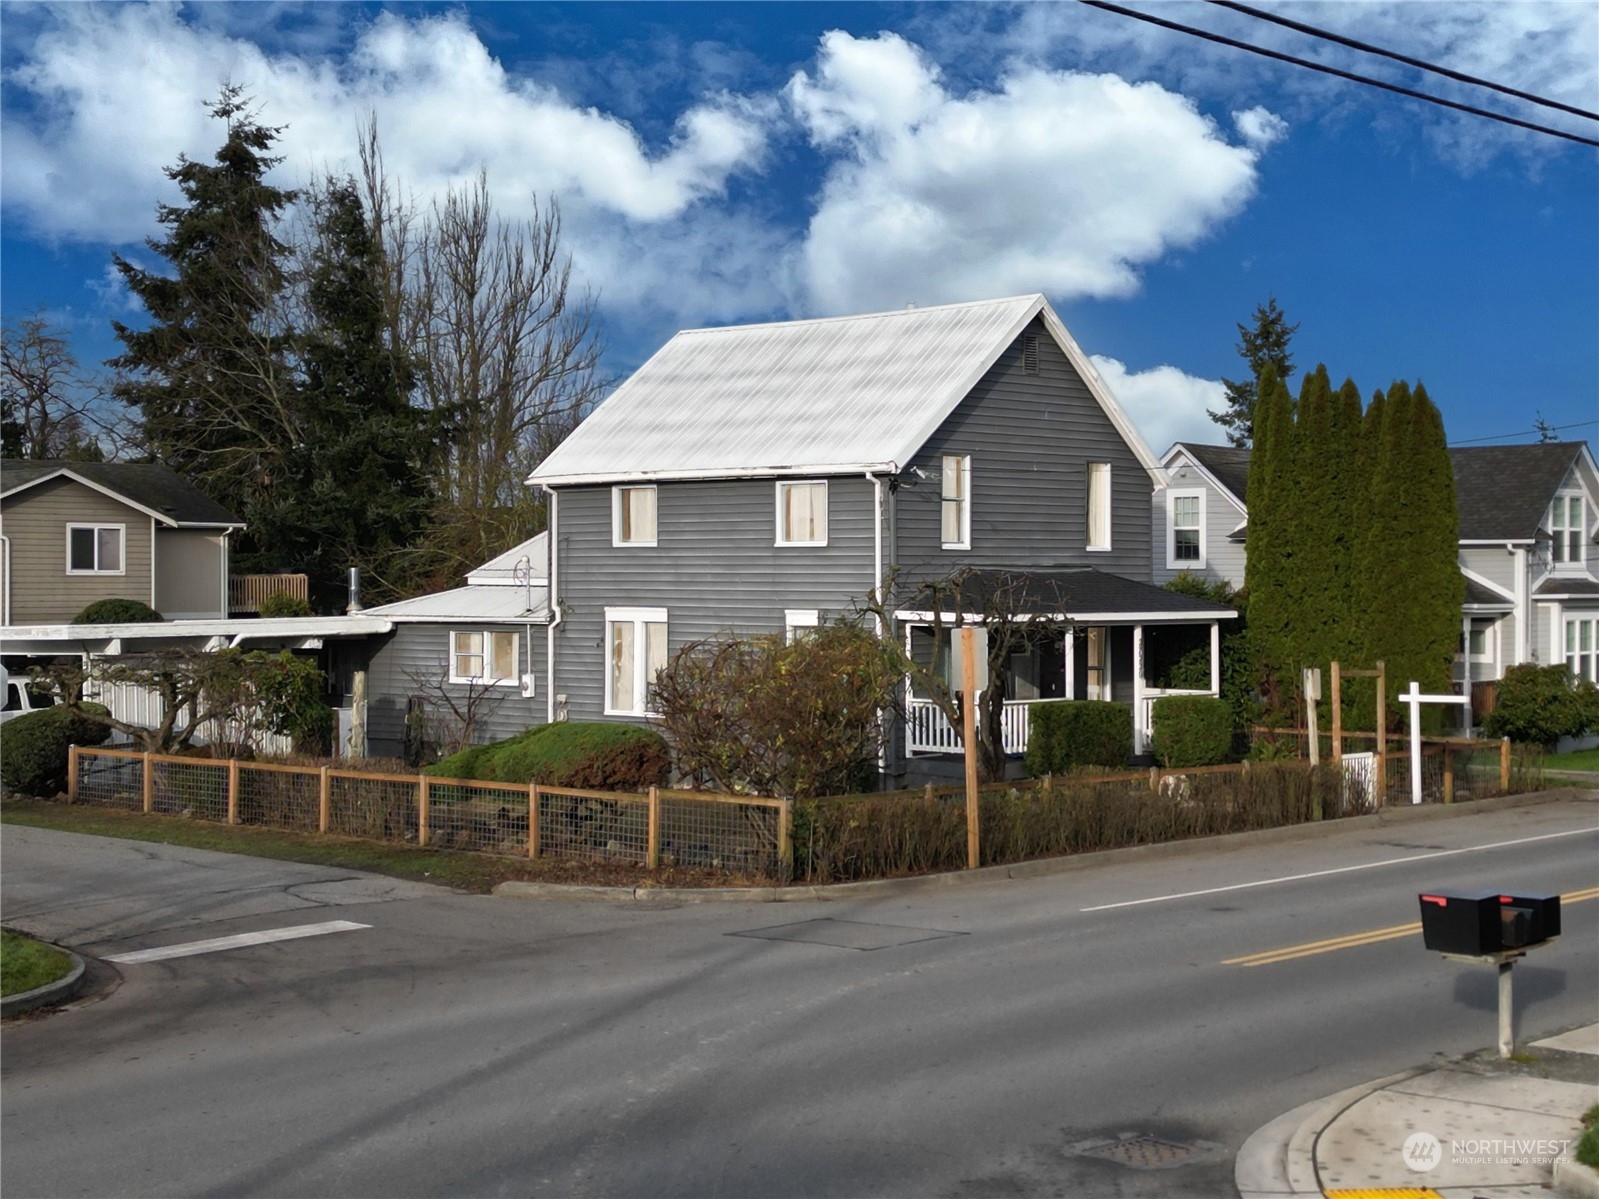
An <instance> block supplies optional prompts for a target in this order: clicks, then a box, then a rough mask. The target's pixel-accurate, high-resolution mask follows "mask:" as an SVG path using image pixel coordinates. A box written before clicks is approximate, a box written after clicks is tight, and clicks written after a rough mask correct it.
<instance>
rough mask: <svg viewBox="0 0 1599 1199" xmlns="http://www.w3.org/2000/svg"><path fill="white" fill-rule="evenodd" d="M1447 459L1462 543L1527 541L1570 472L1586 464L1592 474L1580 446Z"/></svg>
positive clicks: (1558, 444)
mask: <svg viewBox="0 0 1599 1199" xmlns="http://www.w3.org/2000/svg"><path fill="white" fill-rule="evenodd" d="M1449 459H1450V462H1451V463H1452V464H1453V465H1454V470H1455V496H1456V507H1457V509H1458V510H1459V513H1460V540H1462V541H1531V540H1532V539H1533V538H1534V537H1535V536H1536V535H1537V533H1538V528H1539V526H1540V525H1542V523H1543V519H1544V514H1545V513H1546V512H1547V511H1548V510H1549V501H1550V500H1552V499H1553V498H1554V495H1555V492H1556V491H1558V490H1559V489H1560V485H1561V483H1563V482H1565V479H1566V476H1567V475H1568V474H1570V473H1571V469H1572V468H1573V467H1574V466H1576V465H1577V464H1578V462H1580V461H1582V460H1583V459H1586V460H1587V465H1588V469H1589V471H1590V472H1592V471H1593V470H1594V459H1593V455H1592V454H1591V453H1590V452H1589V450H1588V446H1587V443H1586V442H1581V441H1551V442H1541V443H1538V444H1536V445H1483V446H1461V447H1459V448H1456V449H1452V450H1450V451H1449Z"/></svg>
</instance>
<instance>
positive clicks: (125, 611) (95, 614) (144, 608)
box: [70, 598, 161, 624]
mask: <svg viewBox="0 0 1599 1199" xmlns="http://www.w3.org/2000/svg"><path fill="white" fill-rule="evenodd" d="M160 619H161V613H159V612H157V611H156V610H155V609H154V608H152V607H151V606H150V605H149V604H147V603H144V602H143V601H142V600H136V599H121V598H116V599H102V600H95V601H94V603H92V604H90V605H89V606H88V607H87V608H85V609H84V610H83V611H82V612H79V613H78V614H77V615H76V616H74V617H73V618H72V620H71V622H70V623H72V624H150V623H152V622H154V621H158V620H160Z"/></svg>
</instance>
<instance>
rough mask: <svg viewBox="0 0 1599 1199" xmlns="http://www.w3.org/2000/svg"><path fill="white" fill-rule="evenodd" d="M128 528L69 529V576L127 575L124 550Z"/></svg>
mask: <svg viewBox="0 0 1599 1199" xmlns="http://www.w3.org/2000/svg"><path fill="white" fill-rule="evenodd" d="M127 536H128V526H127V525H68V526H67V573H68V574H69V575H120V574H124V573H126V569H125V565H124V563H125V558H124V555H123V552H122V550H123V546H124V544H125V543H126V541H127Z"/></svg>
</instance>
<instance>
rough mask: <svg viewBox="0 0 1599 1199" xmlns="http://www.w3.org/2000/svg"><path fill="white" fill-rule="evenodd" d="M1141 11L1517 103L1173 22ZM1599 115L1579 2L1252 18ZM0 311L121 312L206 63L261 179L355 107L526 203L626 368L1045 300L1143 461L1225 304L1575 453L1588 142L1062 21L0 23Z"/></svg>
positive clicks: (1205, 391) (210, 84) (287, 10)
mask: <svg viewBox="0 0 1599 1199" xmlns="http://www.w3.org/2000/svg"><path fill="white" fill-rule="evenodd" d="M1135 4H1136V6H1137V7H1140V8H1142V9H1144V10H1146V11H1158V12H1159V15H1161V16H1163V17H1166V18H1168V19H1172V20H1177V21H1183V22H1186V23H1189V24H1195V25H1200V26H1203V27H1205V28H1207V29H1211V30H1214V31H1217V32H1220V33H1223V34H1227V35H1230V36H1234V37H1240V38H1244V39H1247V40H1250V41H1253V42H1256V43H1257V44H1262V45H1268V46H1272V47H1275V48H1278V49H1281V50H1284V51H1287V52H1290V53H1294V54H1298V55H1301V56H1304V57H1310V58H1314V59H1316V60H1318V61H1322V62H1326V63H1328V64H1331V65H1336V66H1340V67H1343V68H1346V69H1353V70H1358V71H1361V72H1362V73H1368V74H1373V75H1376V76H1378V77H1380V78H1383V79H1386V80H1388V81H1391V82H1395V83H1399V84H1403V85H1406V86H1411V87H1415V88H1418V89H1419V90H1423V91H1428V92H1432V93H1434V94H1438V95H1443V96H1448V97H1452V98H1456V99H1459V100H1462V101H1465V102H1468V103H1473V104H1477V105H1478V106H1480V107H1486V108H1491V109H1496V110H1498V111H1503V112H1507V113H1510V114H1512V115H1516V116H1520V117H1522V118H1524V119H1530V120H1534V121H1537V122H1540V123H1545V124H1550V125H1554V126H1557V127H1560V128H1565V129H1569V130H1573V131H1576V132H1579V133H1583V134H1585V135H1586V136H1590V137H1592V136H1596V135H1599V122H1589V121H1584V120H1582V119H1580V118H1576V117H1572V116H1569V115H1565V114H1561V113H1558V112H1553V111H1550V110H1548V109H1543V108H1539V107H1535V106H1533V105H1530V104H1526V103H1524V102H1521V101H1517V100H1513V99H1510V98H1508V97H1495V96H1493V95H1491V94H1489V93H1486V92H1482V91H1480V90H1477V89H1468V88H1465V87H1463V86H1461V85H1459V84H1456V83H1452V82H1450V81H1448V80H1444V79H1441V78H1438V77H1436V76H1431V75H1425V74H1422V73H1420V72H1418V71H1415V70H1412V69H1410V68H1408V67H1404V66H1401V65H1399V64H1395V63H1392V62H1385V61H1383V60H1379V59H1374V58H1371V57H1369V56H1364V55H1357V54H1355V53H1354V52H1352V51H1349V50H1346V49H1342V48H1339V47H1336V46H1332V45H1330V44H1327V43H1320V42H1316V41H1313V40H1311V39H1308V38H1305V37H1303V36H1302V35H1299V34H1295V33H1293V32H1291V31H1288V30H1283V29H1280V28H1277V27H1274V26H1270V25H1267V24H1264V23H1261V22H1258V21H1255V20H1252V19H1250V18H1248V17H1246V16H1243V15H1240V14H1236V13H1232V12H1229V11H1226V10H1223V9H1221V8H1218V7H1215V6H1212V5H1209V4H1205V3H1200V2H1197V0H1168V2H1166V3H1162V4H1160V5H1159V6H1158V8H1157V7H1156V6H1152V5H1150V4H1149V3H1147V0H1135ZM1270 7H1273V8H1275V9H1277V10H1279V11H1282V10H1291V15H1292V16H1294V17H1295V18H1297V19H1299V20H1301V21H1305V22H1309V23H1311V24H1316V25H1320V26H1323V27H1325V28H1329V29H1333V30H1336V31H1338V32H1340V33H1343V34H1345V35H1348V36H1351V37H1356V38H1359V39H1362V40H1365V41H1368V42H1373V43H1376V44H1379V45H1383V46H1387V47H1389V48H1392V49H1395V50H1399V51H1402V52H1405V53H1408V54H1410V55H1413V56H1415V57H1419V58H1423V59H1427V60H1430V61H1433V62H1438V63H1441V64H1445V65H1448V66H1451V67H1453V68H1455V69H1457V70H1460V71H1465V72H1468V73H1471V74H1475V75H1479V76H1482V77H1486V78H1489V79H1493V80H1496V81H1498V82H1501V83H1504V84H1507V85H1510V86H1514V87H1518V88H1521V89H1523V90H1526V91H1530V92H1534V93H1537V94H1540V95H1543V96H1547V97H1550V98H1553V99H1558V100H1561V101H1563V102H1565V103H1568V104H1574V105H1577V106H1579V107H1582V108H1585V109H1590V110H1599V6H1596V5H1593V4H1590V3H1564V2H1559V3H1518V2H1505V0H1495V2H1492V3H1457V2H1454V0H1427V2H1425V3H1420V2H1416V0H1411V2H1408V3H1383V2H1381V0H1372V2H1367V3H1319V2H1314V0H1302V2H1298V3H1292V4H1277V5H1273V6H1270ZM0 15H3V17H4V21H5V31H6V37H5V43H4V48H3V59H0V62H3V69H4V91H3V99H4V114H3V115H4V129H3V133H4V143H3V160H0V169H3V178H4V191H3V227H0V235H3V246H0V250H3V278H0V296H3V306H4V312H5V316H6V317H7V318H8V319H13V318H15V317H18V316H21V315H26V314H28V313H30V312H32V311H34V310H37V309H43V310H44V311H45V313H46V315H47V316H48V317H49V318H50V319H52V320H54V321H56V322H57V323H59V324H60V325H62V326H63V327H65V328H67V329H69V330H70V332H71V335H72V337H73V339H74V343H75V345H76V346H77V348H78V351H79V353H80V355H81V356H82V357H83V358H84V359H85V360H86V361H98V360H100V359H103V358H104V357H107V356H108V355H110V354H111V353H113V352H114V351H115V343H114V341H113V340H112V339H111V337H110V321H111V319H112V318H113V317H115V318H117V319H122V320H131V319H136V311H137V310H136V308H133V307H130V304H129V298H128V296H127V294H126V293H125V292H124V291H123V290H122V289H121V288H120V287H118V286H117V284H116V282H115V281H114V279H113V277H112V276H110V275H108V273H107V272H108V266H109V262H110V255H111V254H112V252H113V251H116V252H121V253H124V254H128V255H130V256H132V257H134V258H136V259H140V260H142V261H145V262H147V263H150V264H151V265H153V260H152V259H151V256H150V255H149V254H148V253H147V252H146V251H144V250H143V249H142V247H141V241H142V238H143V237H145V236H146V235H148V234H150V233H151V232H153V231H154V228H155V222H154V213H155V206H156V204H157V203H158V202H160V201H162V200H173V199H175V198H176V196H175V192H174V191H172V190H171V185H170V184H169V183H168V182H167V181H166V180H165V178H164V176H163V175H162V168H163V167H164V166H166V165H168V164H170V163H172V162H173V161H174V160H175V159H176V158H177V156H178V155H179V154H180V153H187V154H188V155H190V156H191V157H209V155H210V154H211V153H212V152H213V151H214V150H215V148H216V145H217V144H218V142H219V140H220V128H219V126H218V125H216V123H215V122H213V121H211V120H210V119H209V118H208V117H207V116H206V114H205V112H204V109H203V107H202V104H203V102H204V101H205V100H207V99H209V98H211V97H213V96H214V95H215V94H216V91H217V89H218V86H219V84H220V83H221V81H222V80H223V79H232V80H234V81H236V82H239V83H241V84H243V85H245V86H246V87H247V89H248V90H249V91H250V92H251V93H252V94H253V95H254V96H255V97H256V99H257V101H258V103H259V105H260V107H261V115H262V119H263V120H264V121H266V122H267V123H270V124H282V125H285V126H286V129H285V131H284V135H283V139H282V141H281V143H280V149H281V151H282V153H283V154H284V156H285V161H284V163H283V164H282V166H281V167H280V168H279V177H280V178H281V181H282V182H284V183H285V184H287V185H293V184H295V183H297V182H301V181H303V180H304V179H305V178H307V177H308V176H310V175H311V174H313V173H315V172H317V171H320V170H325V169H328V168H334V169H338V168H341V167H348V166H349V165H351V163H352V160H353V155H354V146H355V140H356V129H357V125H358V123H359V122H360V121H361V120H362V119H363V118H364V117H365V116H366V115H367V114H368V113H375V114H376V116H377V120H378V125H379V129H380V132H381V135H382V139H383V144H384V151H385V157H386V160H387V163H388V165H389V168H390V170H391V173H393V174H394V175H395V176H396V177H397V178H398V179H400V180H401V181H402V182H403V184H404V186H405V187H406V189H407V190H408V191H409V192H410V193H411V194H413V195H414V196H416V197H417V198H418V199H420V200H423V201H426V200H427V199H428V198H430V197H431V196H434V195H437V194H439V193H441V192H442V190H443V189H445V188H446V187H448V186H450V185H451V184H455V183H460V182H461V181H463V180H465V179H468V178H470V177H471V176H472V175H473V174H475V173H476V172H477V171H478V170H479V169H480V168H482V169H484V170H486V171H487V172H488V178H489V182H490V186H491V188H492V189H493V191H494V193H495V197H496V200H497V202H498V204H499V205H500V207H501V210H502V211H504V212H505V213H507V214H510V215H517V214H521V213H523V212H526V211H527V209H528V204H529V197H530V196H531V195H533V194H535V193H536V194H537V195H539V196H540V197H541V198H550V197H554V198H556V199H558V200H559V202H560V204H561V206H562V212H563V216H564V219H565V231H566V243H567V245H568V248H569V249H570V250H571V253H572V255H573V257H574V262H575V267H576V270H575V274H576V277H577V278H578V279H579V280H580V282H581V283H582V284H583V285H584V286H586V287H588V288H590V289H592V290H593V292H594V294H595V295H596V296H597V299H598V311H599V315H600V317H601V320H602V322H603V329H604V336H605V341H606V344H607V346H608V350H607V357H606V366H607V369H608V370H610V371H611V372H613V373H615V374H618V375H621V374H625V373H626V372H627V371H629V370H631V369H632V368H633V367H634V366H636V365H637V364H638V363H639V362H640V361H642V360H643V359H644V358H646V357H647V356H648V355H649V354H650V353H651V352H652V351H653V350H654V349H655V348H657V347H658V346H659V345H660V344H661V343H662V342H663V341H664V340H665V339H666V338H667V337H669V336H670V335H671V333H672V332H673V331H674V330H676V329H678V328H684V327H692V326H699V325H706V324H724V323H737V322H743V321H753V320H769V319H781V318H787V317H804V316H816V315H827V314H834V313H842V312H864V311H874V310H879V309H882V308H889V307H901V306H903V305H904V304H906V303H917V304H921V305H927V304H933V303H941V302H949V301H957V300H970V299H984V298H991V297H995V296H1002V295H1014V294H1020V293H1024V292H1033V291H1042V292H1044V293H1045V294H1046V295H1048V296H1049V297H1050V299H1051V301H1052V302H1053V303H1054V304H1055V306H1056V308H1057V309H1058V310H1059V311H1060V313H1061V315H1062V317H1063V318H1064V320H1065V322H1066V324H1067V326H1068V327H1069V328H1070V329H1071V330H1072V331H1073V333H1074V334H1075V335H1076V337H1077V340H1078V342H1079V343H1080V344H1081V345H1082V346H1083V348H1084V349H1085V350H1086V351H1087V352H1088V353H1089V354H1091V355H1093V356H1094V357H1095V360H1096V362H1097V364H1098V366H1099V368H1100V371H1101V373H1102V375H1104V377H1105V378H1106V380H1107V382H1108V383H1109V384H1110V386H1111V388H1112V390H1113V391H1115V392H1116V394H1117V395H1118V397H1119V398H1120V399H1121V401H1122V403H1123V405H1124V406H1125V407H1126V408H1127V409H1128V410H1129V412H1130V413H1131V415H1132V417H1133V419H1134V420H1135V422H1136V423H1137V424H1138V426H1139V428H1140V430H1141V431H1142V432H1143V433H1144V435H1145V438H1146V440H1148V441H1149V442H1150V443H1151V444H1152V447H1153V448H1154V449H1155V450H1156V452H1160V451H1162V450H1164V449H1165V448H1166V446H1167V445H1169V444H1170V442H1171V441H1173V440H1176V439H1179V438H1180V439H1187V440H1212V441H1219V440H1221V437H1220V430H1219V429H1217V428H1216V426H1214V425H1213V424H1211V423H1210V422H1209V421H1208V420H1207V419H1206V418H1205V415H1204V410H1205V408H1206V406H1207V405H1209V406H1212V407H1214V406H1216V405H1217V404H1218V403H1219V402H1220V385H1219V383H1218V380H1219V379H1221V378H1222V377H1225V376H1231V377H1236V376H1237V375H1238V374H1239V373H1240V367H1241V363H1240V362H1239V360H1238V358H1237V357H1236V356H1235V353H1234V349H1233V346H1234V343H1235V341H1236V340H1237V331H1236V329H1235V327H1234V326H1235V322H1238V321H1243V320H1247V319H1248V316H1249V313H1250V312H1251V311H1252V309H1253V308H1254V307H1255V305H1256V304H1258V303H1261V302H1263V301H1264V300H1265V299H1266V297H1267V296H1268V295H1275V296H1276V297H1277V299H1278V302H1279V303H1280V304H1281V306H1282V307H1283V308H1284V310H1285V311H1286V312H1287V313H1288V315H1289V317H1290V319H1292V320H1294V321H1297V322H1299V323H1300V326H1301V327H1300V330H1299V333H1298V335H1297V337H1296V338H1295V342H1294V350H1295V354H1296V358H1297V361H1298V363H1299V365H1300V366H1301V368H1307V367H1310V366H1313V365H1314V364H1315V363H1317V362H1320V361H1325V362H1326V363H1327V364H1328V367H1329V369H1330V370H1331V371H1332V372H1333V374H1334V376H1335V378H1336V379H1342V378H1343V377H1344V376H1346V375H1348V376H1352V377H1353V378H1354V379H1355V381H1356V382H1357V383H1358V384H1359V385H1360V387H1361V390H1362V391H1363V392H1364V393H1365V394H1366V395H1367V396H1368V397H1369V396H1370V394H1371V392H1372V391H1373V390H1374V389H1375V388H1378V387H1385V386H1387V384H1388V383H1390V382H1391V381H1392V380H1394V379H1396V378H1401V377H1402V378H1406V379H1408V380H1412V381H1414V380H1416V379H1418V378H1419V379H1421V380H1423V381H1424V382H1425V383H1426V385H1427V388H1428V390H1429V392H1430V393H1431V394H1432V396H1433V398H1434V400H1435V401H1436V402H1437V403H1438V404H1439V407H1440V408H1441V409H1442V410H1443V413H1444V418H1445V422H1446V425H1447V428H1448V431H1449V435H1450V439H1451V441H1454V442H1457V443H1459V442H1466V441H1478V440H1486V439H1495V440H1504V441H1527V440H1533V439H1534V435H1533V433H1532V429H1533V422H1534V419H1535V417H1537V416H1538V415H1539V414H1541V416H1542V419H1543V420H1545V421H1547V422H1548V423H1549V424H1551V425H1557V426H1571V427H1569V428H1566V429H1564V430H1563V433H1562V435H1563V436H1565V437H1568V438H1587V439H1589V440H1593V439H1594V435H1595V433H1596V432H1599V151H1596V150H1594V149H1593V148H1591V147H1585V146H1580V145H1577V144H1574V143H1570V142H1565V141H1560V140H1556V139H1554V138H1549V137H1544V136H1539V135H1536V134H1532V133H1527V132H1524V131H1519V130H1514V129H1511V128H1508V127H1506V126H1503V125H1498V124H1495V123H1492V122H1488V121H1485V120H1482V119H1480V118H1476V117H1470V116H1464V115H1460V114H1454V113H1450V112H1447V111H1445V110H1443V109H1440V108H1436V107H1433V106H1430V105H1426V104H1423V103H1421V102H1419V101H1415V100H1411V99H1407V98H1404V97H1400V96H1394V95H1391V94H1387V93H1383V92H1379V91H1376V90H1374V89H1370V88H1365V87H1361V86H1358V85H1356V84H1353V83H1348V82H1343V81H1339V80H1336V79H1332V78H1329V77H1327V76H1324V75H1319V74H1315V73H1312V72H1308V71H1304V70H1301V69H1298V68H1294V67H1290V66H1286V65H1281V64H1276V63H1272V62H1269V61H1267V60H1265V59H1261V58H1257V57H1255V56H1252V55H1246V54H1243V53H1242V52H1239V51H1236V50H1232V49H1228V48H1225V47H1220V46H1214V45H1210V44H1208V43H1204V42H1201V41H1197V40H1194V39H1190V38H1185V37H1183V36H1182V35H1179V34H1176V33H1171V32H1168V31H1163V30H1159V29H1154V28H1151V27H1149V26H1147V25H1144V24H1142V23H1139V22H1135V21H1131V20H1129V19H1127V18H1125V17H1122V16H1118V15H1115V14H1110V13H1105V12H1101V11H1097V10H1094V9H1090V8H1087V7H1084V6H1080V5H1076V4H1069V3H1052V4H1022V5H1011V4H983V5H971V4H958V3H951V4H930V5H892V4H891V5H877V4H799V5H791V4H779V3H769V4H735V3H726V4H705V5H702V4H555V5H544V4H514V3H501V4H482V5H478V4H467V5H451V6H437V5H408V4H407V5H387V6H375V5H358V4H340V3H322V4H310V5H295V4H243V3H238V4H208V5H155V6H150V5H144V4H108V5H91V4H73V5H66V6H61V7H54V6H44V5H32V4H28V5H20V4H6V5H4V8H3V14H0Z"/></svg>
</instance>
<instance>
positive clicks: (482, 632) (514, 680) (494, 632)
mask: <svg viewBox="0 0 1599 1199" xmlns="http://www.w3.org/2000/svg"><path fill="white" fill-rule="evenodd" d="M463 633H466V634H471V633H476V634H477V635H479V636H480V637H482V638H483V669H484V670H488V669H489V665H490V663H492V662H493V660H494V638H495V637H510V638H513V639H514V641H515V644H516V651H515V656H516V669H515V670H513V671H512V672H511V675H510V677H509V678H504V679H497V678H489V677H487V676H486V675H483V676H479V677H477V678H469V677H467V676H466V675H462V674H456V673H455V659H456V652H455V639H456V637H457V636H459V635H461V634H463ZM445 648H446V649H447V651H448V652H449V670H450V682H452V683H457V684H460V685H461V686H465V687H520V686H521V685H522V634H520V633H518V632H516V631H515V630H513V629H489V628H480V629H457V628H452V629H451V630H450V640H449V642H448V644H447V645H446V647H445Z"/></svg>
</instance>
